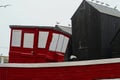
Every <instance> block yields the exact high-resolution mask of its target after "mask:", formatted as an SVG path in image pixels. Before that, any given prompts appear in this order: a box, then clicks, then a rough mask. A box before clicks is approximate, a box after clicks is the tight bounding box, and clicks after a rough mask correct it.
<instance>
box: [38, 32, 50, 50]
mask: <svg viewBox="0 0 120 80" xmlns="http://www.w3.org/2000/svg"><path fill="white" fill-rule="evenodd" d="M48 36H49V32H47V31H39V36H38V48H46V44H47V40H48Z"/></svg>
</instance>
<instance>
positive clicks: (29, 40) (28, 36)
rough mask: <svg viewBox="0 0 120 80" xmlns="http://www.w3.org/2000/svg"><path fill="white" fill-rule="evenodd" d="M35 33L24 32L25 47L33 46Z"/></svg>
mask: <svg viewBox="0 0 120 80" xmlns="http://www.w3.org/2000/svg"><path fill="white" fill-rule="evenodd" d="M33 43H34V33H24V43H23V47H24V48H33Z"/></svg>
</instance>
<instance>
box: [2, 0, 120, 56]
mask: <svg viewBox="0 0 120 80" xmlns="http://www.w3.org/2000/svg"><path fill="white" fill-rule="evenodd" d="M99 1H102V2H105V3H107V4H110V7H112V8H114V7H115V6H117V9H118V10H120V0H99ZM81 2H82V0H0V5H6V4H9V5H11V6H8V7H6V8H2V7H1V8H0V27H1V28H2V29H0V54H1V53H2V54H3V55H8V52H9V41H10V37H9V36H10V29H9V25H37V26H42V25H43V26H54V25H55V24H56V22H59V23H60V25H64V26H67V25H68V24H71V20H70V19H71V17H72V15H73V14H74V12H75V11H76V9H77V8H78V6H79V5H80V3H81Z"/></svg>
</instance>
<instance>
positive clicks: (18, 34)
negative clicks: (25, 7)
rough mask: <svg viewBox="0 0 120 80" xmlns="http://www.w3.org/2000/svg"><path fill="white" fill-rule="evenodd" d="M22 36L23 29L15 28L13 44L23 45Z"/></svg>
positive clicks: (16, 45) (15, 45)
mask: <svg viewBox="0 0 120 80" xmlns="http://www.w3.org/2000/svg"><path fill="white" fill-rule="evenodd" d="M21 36H22V30H13V31H12V46H14V47H20V46H21Z"/></svg>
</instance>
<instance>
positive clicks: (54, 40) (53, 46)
mask: <svg viewBox="0 0 120 80" xmlns="http://www.w3.org/2000/svg"><path fill="white" fill-rule="evenodd" d="M52 36H53V37H52V42H51V44H50V47H49V50H51V51H56V46H57V42H58V38H59V34H56V33H53V35H52Z"/></svg>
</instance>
